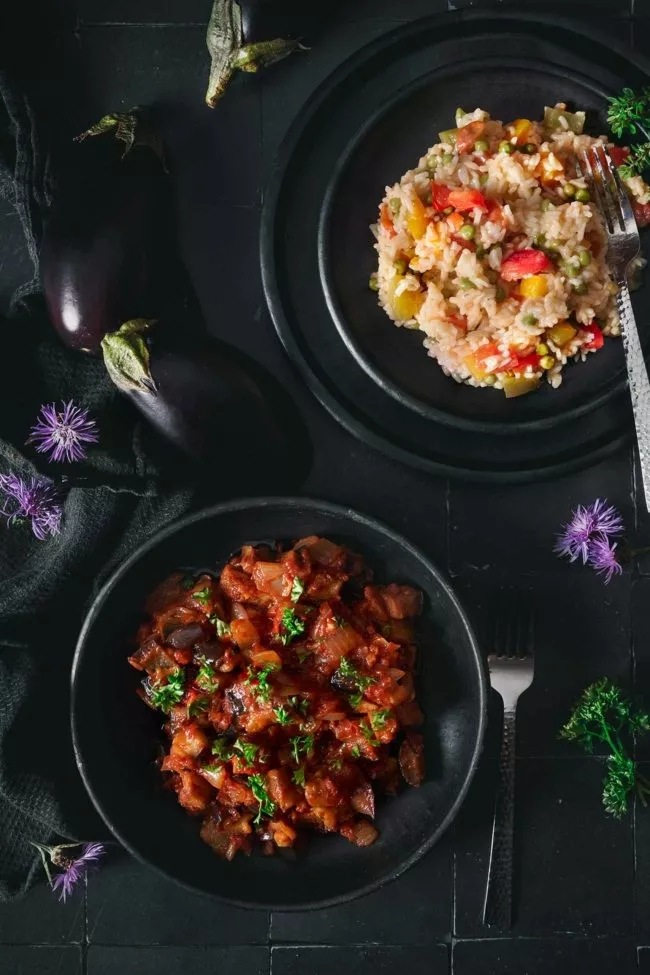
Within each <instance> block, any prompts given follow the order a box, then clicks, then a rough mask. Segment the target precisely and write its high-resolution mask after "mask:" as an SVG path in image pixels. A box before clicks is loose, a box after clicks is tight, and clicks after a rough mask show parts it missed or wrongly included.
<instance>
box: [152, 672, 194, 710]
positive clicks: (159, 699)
mask: <svg viewBox="0 0 650 975" xmlns="http://www.w3.org/2000/svg"><path fill="white" fill-rule="evenodd" d="M143 687H144V692H145V694H146V697H147V701H148V702H149V704H150V705H151V707H152V708H155V709H156V710H157V711H162V712H163V713H164V714H168V713H169V712H170V711H171V709H172V708H173V707H174V705H175V704H180V702H181V700H182V698H183V694H184V693H185V672H184V671H183V669H182V667H177V668H176V670H174V671H172V673H170V674H168V676H167V680H166V681H165V682H164V683H163V682H161V681H152V680H149V679H147V680H145V681H144V683H143Z"/></svg>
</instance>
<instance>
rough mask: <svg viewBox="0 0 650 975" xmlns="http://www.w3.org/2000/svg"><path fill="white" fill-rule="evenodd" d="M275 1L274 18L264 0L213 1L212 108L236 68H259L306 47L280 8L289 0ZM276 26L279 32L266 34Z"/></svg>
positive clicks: (210, 32)
mask: <svg viewBox="0 0 650 975" xmlns="http://www.w3.org/2000/svg"><path fill="white" fill-rule="evenodd" d="M305 2H312V0H303V3H305ZM274 4H275V6H274V9H273V18H274V19H271V18H270V17H269V11H270V4H269V3H267V2H265V0H241V2H240V3H238V2H237V0H214V3H213V6H212V13H211V16H210V21H209V23H208V30H207V35H206V43H207V45H208V51H209V52H210V59H211V67H210V80H209V82H208V90H207V93H206V96H205V101H206V104H207V105H208V106H209V107H210V108H214V107H215V105H216V104H217V102H218V101H219V99H220V98H221V96H222V95H223V94H224V92H225V90H226V88H227V87H228V84H229V82H230V80H231V78H232V76H233V75H234V73H235V72H236V71H246V72H256V71H259V70H260V69H261V68H266V67H268V66H269V65H271V64H275V63H276V62H277V61H281V60H282V59H283V58H286V57H288V55H289V54H292V53H293V52H294V51H297V50H298V49H299V48H302V47H303V46H302V44H301V43H300V39H299V37H298V36H297V33H296V32H295V30H292V29H291V27H290V26H289V25H285V23H284V20H285V19H286V18H285V17H283V16H282V14H283V12H282V9H281V8H282V7H283V4H284V5H285V6H286V0H274ZM278 10H279V13H278ZM275 25H277V26H278V32H277V34H275V33H274V32H270V33H268V34H267V33H265V32H264V33H263V31H264V30H265V29H266V28H268V29H270V30H271V31H272V30H273V26H275ZM284 26H287V27H288V29H287V33H286V34H284V33H283V31H282V30H281V29H280V28H281V27H284ZM303 50H304V48H303Z"/></svg>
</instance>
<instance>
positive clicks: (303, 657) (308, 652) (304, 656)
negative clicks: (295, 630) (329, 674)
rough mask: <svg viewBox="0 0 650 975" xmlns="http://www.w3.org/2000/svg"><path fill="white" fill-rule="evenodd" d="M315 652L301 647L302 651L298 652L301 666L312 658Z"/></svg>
mask: <svg viewBox="0 0 650 975" xmlns="http://www.w3.org/2000/svg"><path fill="white" fill-rule="evenodd" d="M313 652H314V651H313V650H308V649H307V648H306V647H300V649H298V650H296V657H297V658H298V660H299V662H300V663H301V664H304V662H305V660H306V659H307V657H311V655H312V653H313Z"/></svg>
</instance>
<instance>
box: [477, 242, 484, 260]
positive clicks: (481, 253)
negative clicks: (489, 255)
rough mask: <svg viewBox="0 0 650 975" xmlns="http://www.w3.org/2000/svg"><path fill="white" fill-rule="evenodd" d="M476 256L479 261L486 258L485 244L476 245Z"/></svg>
mask: <svg viewBox="0 0 650 975" xmlns="http://www.w3.org/2000/svg"><path fill="white" fill-rule="evenodd" d="M476 256H477V257H478V259H479V260H480V259H481V258H482V257H485V247H483V244H477V245H476Z"/></svg>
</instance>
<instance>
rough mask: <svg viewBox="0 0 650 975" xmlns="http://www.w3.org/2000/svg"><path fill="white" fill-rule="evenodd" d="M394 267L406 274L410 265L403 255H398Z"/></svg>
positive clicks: (400, 272)
mask: <svg viewBox="0 0 650 975" xmlns="http://www.w3.org/2000/svg"><path fill="white" fill-rule="evenodd" d="M393 267H394V268H395V270H396V271H397V273H398V274H406V269H407V267H408V264H407V262H406V261H405V260H404V258H402V257H398V259H397V260H396V261H393Z"/></svg>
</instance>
